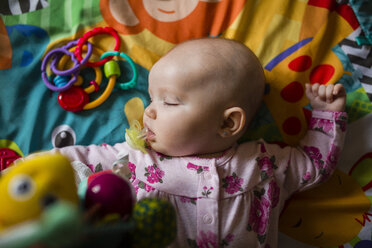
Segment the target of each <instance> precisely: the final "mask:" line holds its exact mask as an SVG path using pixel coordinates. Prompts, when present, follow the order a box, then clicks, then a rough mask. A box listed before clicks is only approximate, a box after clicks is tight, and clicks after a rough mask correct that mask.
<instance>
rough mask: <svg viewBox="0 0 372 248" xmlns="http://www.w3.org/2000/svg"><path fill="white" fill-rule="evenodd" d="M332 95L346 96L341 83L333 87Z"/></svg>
mask: <svg viewBox="0 0 372 248" xmlns="http://www.w3.org/2000/svg"><path fill="white" fill-rule="evenodd" d="M333 95H334V96H346V90H345V88H344V86H343V85H342V84H336V85H335V86H334V88H333Z"/></svg>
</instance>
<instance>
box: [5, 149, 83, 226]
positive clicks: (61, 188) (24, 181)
mask: <svg viewBox="0 0 372 248" xmlns="http://www.w3.org/2000/svg"><path fill="white" fill-rule="evenodd" d="M59 200H65V201H67V202H70V203H71V204H75V205H76V206H77V205H78V201H79V198H78V195H77V189H76V185H75V179H74V172H73V169H72V167H71V165H70V162H69V160H68V159H67V158H66V157H64V156H62V155H49V154H48V155H38V156H34V157H31V158H29V159H27V160H24V161H20V162H18V163H17V165H16V166H14V167H13V168H12V169H10V171H9V172H7V173H6V174H4V175H2V177H0V232H2V230H4V229H7V228H10V227H12V226H14V225H17V224H20V223H22V222H24V221H31V220H33V219H36V218H39V217H40V215H41V214H42V212H43V210H45V208H48V207H49V206H51V205H53V204H54V203H56V202H57V201H59Z"/></svg>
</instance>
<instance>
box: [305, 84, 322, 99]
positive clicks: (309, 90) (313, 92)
mask: <svg viewBox="0 0 372 248" xmlns="http://www.w3.org/2000/svg"><path fill="white" fill-rule="evenodd" d="M318 88H319V84H313V85H310V84H305V93H306V96H307V97H308V98H309V99H312V98H315V97H317V96H318Z"/></svg>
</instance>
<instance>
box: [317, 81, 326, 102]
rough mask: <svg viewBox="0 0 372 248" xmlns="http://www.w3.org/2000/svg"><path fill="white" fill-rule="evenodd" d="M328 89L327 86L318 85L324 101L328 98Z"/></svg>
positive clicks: (320, 95) (320, 96) (319, 93)
mask: <svg viewBox="0 0 372 248" xmlns="http://www.w3.org/2000/svg"><path fill="white" fill-rule="evenodd" d="M326 94H327V89H326V87H325V86H324V85H323V84H322V85H320V86H319V87H318V96H319V98H320V99H321V100H322V101H326V99H327V95H326Z"/></svg>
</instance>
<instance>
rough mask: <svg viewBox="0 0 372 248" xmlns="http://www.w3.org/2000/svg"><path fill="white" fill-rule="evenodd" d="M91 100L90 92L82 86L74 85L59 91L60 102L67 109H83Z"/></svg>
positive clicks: (75, 110)
mask: <svg viewBox="0 0 372 248" xmlns="http://www.w3.org/2000/svg"><path fill="white" fill-rule="evenodd" d="M88 102H89V96H88V94H87V93H86V92H85V91H84V90H83V89H82V88H80V87H76V86H72V87H71V88H70V89H68V90H66V91H63V92H61V93H59V95H58V103H59V105H61V107H62V108H63V109H65V110H67V111H71V112H77V111H81V110H83V108H84V105H86V104H87V103H88Z"/></svg>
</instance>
